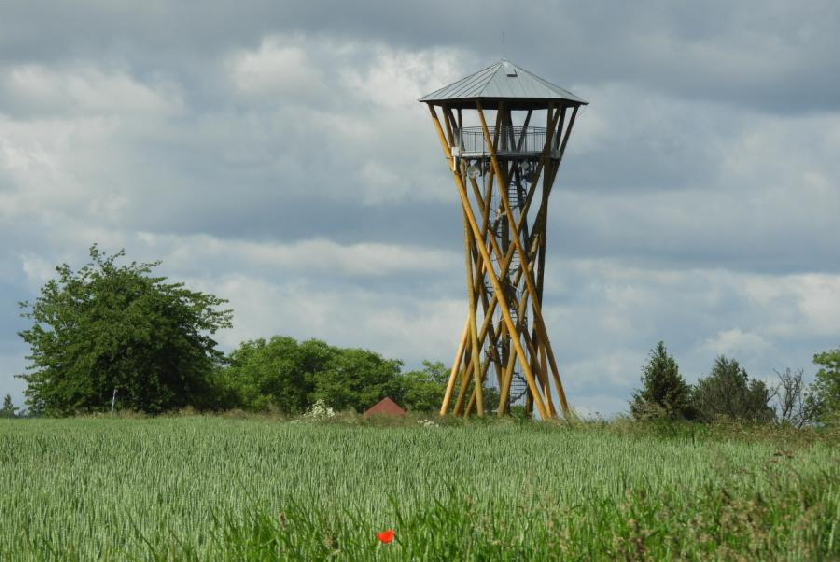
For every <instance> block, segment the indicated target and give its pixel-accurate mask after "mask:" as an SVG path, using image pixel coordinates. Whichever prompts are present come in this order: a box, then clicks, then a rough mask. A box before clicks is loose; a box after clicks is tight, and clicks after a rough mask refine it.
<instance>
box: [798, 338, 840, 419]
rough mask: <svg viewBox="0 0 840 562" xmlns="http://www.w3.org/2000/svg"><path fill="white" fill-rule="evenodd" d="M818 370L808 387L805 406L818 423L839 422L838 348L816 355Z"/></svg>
mask: <svg viewBox="0 0 840 562" xmlns="http://www.w3.org/2000/svg"><path fill="white" fill-rule="evenodd" d="M814 365H819V366H820V370H819V371H817V374H816V376H815V377H814V382H813V383H811V386H810V387H809V389H808V390H809V392H808V397H807V399H806V402H807V405H808V407H809V408H810V410H811V411H812V412H813V414H814V417H815V418H816V420H818V421H822V422H826V421H837V420H840V348H837V349H832V350H830V351H825V352H823V353H817V354H815V355H814Z"/></svg>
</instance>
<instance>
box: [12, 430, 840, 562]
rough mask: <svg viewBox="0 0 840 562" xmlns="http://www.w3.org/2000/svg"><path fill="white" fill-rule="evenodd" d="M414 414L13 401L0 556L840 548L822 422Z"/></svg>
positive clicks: (837, 467)
mask: <svg viewBox="0 0 840 562" xmlns="http://www.w3.org/2000/svg"><path fill="white" fill-rule="evenodd" d="M417 421H419V420H410V421H408V422H405V423H402V424H397V425H389V424H377V423H362V422H360V421H357V422H355V423H336V422H302V421H297V422H295V421H277V420H270V419H262V420H261V419H226V418H219V417H202V416H189V417H172V418H156V419H90V418H87V419H69V420H8V421H7V420H0V520H2V525H1V526H0V559H1V560H98V559H102V560H326V559H335V560H354V561H355V560H601V559H604V560H613V559H619V558H620V559H675V558H678V559H688V560H721V559H724V560H725V559H740V558H742V557H743V558H747V559H762V560H777V559H781V560H784V559H790V560H811V559H813V560H819V559H833V558H837V557H838V556H840V536H838V535H840V529H838V526H839V525H838V518H840V462H839V461H840V453H838V449H837V447H836V443H833V442H831V441H827V440H825V439H809V440H803V441H801V442H800V441H790V440H788V441H790V442H787V441H783V440H782V439H781V438H779V439H774V438H766V437H764V436H759V435H758V434H757V433H756V435H752V434H751V433H750V431H751V430H747V429H745V430H739V431H730V432H728V433H722V432H715V431H712V430H708V429H706V428H703V427H701V426H690V425H683V426H674V427H668V426H656V427H653V426H651V428H647V429H644V430H639V429H636V428H633V427H632V424H624V426H623V427H622V426H621V425H620V424H575V425H564V424H560V425H548V424H538V423H526V422H518V423H517V422H507V423H503V422H496V423H489V422H487V423H478V422H473V423H451V424H440V425H437V426H431V427H425V426H422V425H421V424H420V423H416V422H417ZM758 431H759V430H756V432H758ZM387 529H393V530H394V540H393V542H391V543H389V544H382V543H380V541H379V540H378V539H377V536H376V535H377V533H379V532H382V531H384V530H387Z"/></svg>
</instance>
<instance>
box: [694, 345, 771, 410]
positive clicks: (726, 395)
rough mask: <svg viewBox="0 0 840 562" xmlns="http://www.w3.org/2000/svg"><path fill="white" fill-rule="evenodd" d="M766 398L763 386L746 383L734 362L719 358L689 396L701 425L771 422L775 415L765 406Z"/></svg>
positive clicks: (741, 369) (753, 380) (767, 398)
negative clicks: (722, 420)
mask: <svg viewBox="0 0 840 562" xmlns="http://www.w3.org/2000/svg"><path fill="white" fill-rule="evenodd" d="M770 398H771V393H770V390H769V389H768V388H767V385H765V384H764V382H762V381H760V380H757V379H752V380H750V378H749V376H748V375H747V372H746V370H744V368H743V367H741V366H740V365H739V364H738V362H737V361H735V360H734V359H731V360H730V359H727V358H726V357H724V356H723V355H721V356H719V357H718V358H717V359H715V364H714V366H713V367H712V371H711V373H709V376H708V377H706V378H701V379H700V380H699V381H698V383H697V386H696V388H695V389H694V392H693V393H692V402H693V404H694V407H695V408H696V409H697V412H698V413H699V415H700V418H701V419H703V420H704V421H713V420H714V419H715V418H718V417H721V416H725V417H728V418H731V419H740V420H748V421H755V422H767V421H771V420H773V419H774V418H775V417H776V414H775V412H774V411H773V408H772V407H770V405H769V402H770Z"/></svg>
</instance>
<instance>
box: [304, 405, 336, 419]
mask: <svg viewBox="0 0 840 562" xmlns="http://www.w3.org/2000/svg"><path fill="white" fill-rule="evenodd" d="M333 416H335V410H333V409H332V408H330V407H329V406H327V403H326V402H324V401H323V400H318V401H317V402H315V403H314V404H312V406H311V407H310V408H309V409H308V410H307V411H306V413H305V414H303V418H304V419H306V420H310V421H318V420H326V419H329V418H331V417H333Z"/></svg>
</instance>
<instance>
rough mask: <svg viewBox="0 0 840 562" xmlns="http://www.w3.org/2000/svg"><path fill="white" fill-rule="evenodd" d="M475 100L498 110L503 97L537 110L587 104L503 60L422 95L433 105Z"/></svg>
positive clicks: (469, 105) (470, 105)
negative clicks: (554, 104) (549, 105)
mask: <svg viewBox="0 0 840 562" xmlns="http://www.w3.org/2000/svg"><path fill="white" fill-rule="evenodd" d="M476 100H481V102H482V106H483V107H485V108H486V109H496V108H497V107H498V103H499V102H500V101H502V100H504V101H505V107H507V108H509V109H537V108H540V107H546V106H547V105H548V104H549V103H550V102H554V103H560V104H563V105H571V106H576V105H586V104H587V103H588V102H587V101H586V100H584V99H581V98H579V97H577V96H576V95H574V94H573V93H571V92H570V91H568V90H566V89H564V88H561V87H560V86H557V85H555V84H552V83H550V82H548V81H546V80H543V79H542V78H540V77H539V76H537V75H536V74H534V73H532V72H529V71H527V70H525V69H524V68H521V67H519V66H517V65H515V64H513V63H512V62H510V61H508V60H504V59H502V60H500V61H499V62H497V63H496V64H494V65H492V66H488V67H487V68H485V69H482V70H479V71H478V72H476V73H474V74H471V75H469V76H467V77H466V78H461V79H460V80H458V81H457V82H454V83H452V84H450V85H448V86H444V87H443V88H441V89H439V90H436V91H434V92H432V93H431V94H428V95H425V96H423V97H422V98H420V101H422V102H426V103H429V104H432V105H448V106H451V107H454V108H458V107H461V108H474V107H475V102H476Z"/></svg>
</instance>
